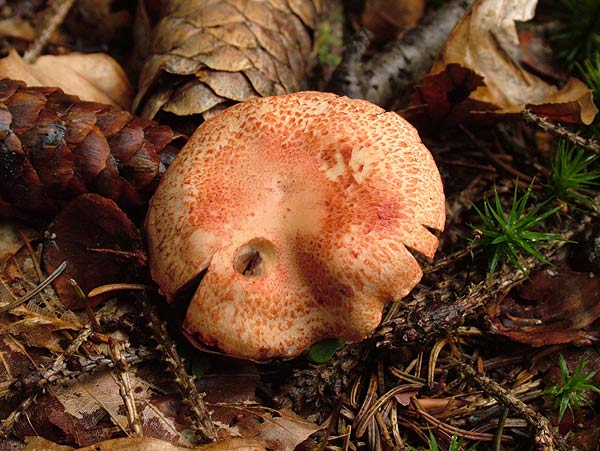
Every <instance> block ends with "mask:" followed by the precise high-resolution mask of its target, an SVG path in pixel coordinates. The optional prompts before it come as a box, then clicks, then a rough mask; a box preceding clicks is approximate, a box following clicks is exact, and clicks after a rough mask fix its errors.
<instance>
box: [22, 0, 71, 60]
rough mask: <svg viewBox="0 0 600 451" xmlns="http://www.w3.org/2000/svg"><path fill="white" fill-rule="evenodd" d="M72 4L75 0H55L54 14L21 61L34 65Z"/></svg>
mask: <svg viewBox="0 0 600 451" xmlns="http://www.w3.org/2000/svg"><path fill="white" fill-rule="evenodd" d="M74 3H75V0H55V4H54V5H53V9H54V13H53V14H52V16H51V17H50V19H49V20H48V22H47V23H46V24H44V29H43V30H42V32H41V33H40V34H39V35H38V37H37V38H36V40H35V41H34V42H33V44H31V47H29V49H28V50H27V51H26V52H25V55H23V60H24V61H25V62H26V63H27V64H32V63H34V62H35V60H36V59H37V58H38V56H40V54H41V53H42V50H44V47H45V46H46V44H47V43H48V41H49V40H50V38H51V37H52V35H53V34H54V32H55V31H56V30H57V29H58V27H59V26H60V25H61V24H62V23H63V21H64V20H65V17H67V14H68V13H69V11H70V10H71V8H72V7H73V4H74Z"/></svg>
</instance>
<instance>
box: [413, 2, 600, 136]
mask: <svg viewBox="0 0 600 451" xmlns="http://www.w3.org/2000/svg"><path fill="white" fill-rule="evenodd" d="M536 4H537V0H527V1H521V0H510V1H505V0H478V1H476V2H475V3H474V5H473V7H472V9H471V10H470V12H468V13H467V14H466V15H465V16H464V17H463V18H462V19H461V20H460V21H459V23H458V24H457V25H456V26H455V28H454V30H453V31H452V33H451V34H450V36H449V38H448V40H447V42H446V44H445V46H444V48H443V49H442V51H441V53H440V54H439V55H438V58H437V60H436V62H435V63H434V65H433V67H432V69H431V72H430V74H429V75H428V76H427V77H426V78H425V79H424V80H423V84H422V86H418V87H417V88H416V93H415V94H414V96H413V99H412V103H413V105H415V106H416V107H417V108H416V111H417V112H420V113H425V114H427V117H428V118H429V119H430V120H433V121H434V122H435V123H441V124H444V125H448V124H456V123H459V122H461V121H462V120H463V119H464V118H465V117H466V116H471V117H473V116H475V115H478V114H481V113H485V112H494V113H495V114H519V113H520V112H522V111H523V110H524V109H530V110H531V111H533V112H534V113H536V114H539V115H543V116H547V117H549V118H550V119H552V120H559V121H565V122H577V123H584V124H589V123H591V122H592V120H593V119H594V117H595V115H596V113H597V111H598V110H597V108H596V106H595V105H594V102H593V98H592V93H591V91H590V89H589V88H588V87H587V86H586V85H585V84H584V83H582V82H581V81H579V80H577V79H574V78H571V79H569V80H568V81H567V83H566V84H565V85H564V86H563V87H562V88H560V89H558V88H557V87H555V86H552V85H550V84H548V83H546V82H545V81H543V80H542V79H540V78H539V77H537V76H535V75H533V74H531V73H530V72H527V71H526V70H525V69H524V68H523V67H521V66H520V64H519V61H518V56H519V40H518V36H517V31H516V28H515V22H516V21H527V20H530V19H531V18H532V17H533V15H534V12H535V7H536ZM413 114H414V113H413Z"/></svg>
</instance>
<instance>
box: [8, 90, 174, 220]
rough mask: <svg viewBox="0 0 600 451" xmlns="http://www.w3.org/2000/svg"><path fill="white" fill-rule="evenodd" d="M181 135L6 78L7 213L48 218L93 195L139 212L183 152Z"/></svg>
mask: <svg viewBox="0 0 600 451" xmlns="http://www.w3.org/2000/svg"><path fill="white" fill-rule="evenodd" d="M178 137H179V135H177V134H175V133H174V132H173V131H172V130H171V129H170V128H169V127H166V126H161V125H158V124H156V123H155V122H150V121H146V120H143V119H139V118H136V117H134V116H132V115H131V114H130V113H128V112H127V111H124V110H120V109H118V108H115V107H112V106H108V105H102V104H100V103H93V102H83V101H81V100H79V98H77V97H75V96H71V95H67V94H65V93H63V92H62V91H61V90H60V89H58V88H47V87H42V88H38V87H36V88H28V87H26V86H25V84H24V83H23V82H21V81H15V80H9V79H4V80H0V139H2V141H3V142H2V146H1V147H0V218H4V219H11V218H12V219H15V218H16V219H27V220H32V219H33V220H37V221H44V220H46V219H49V218H52V217H53V216H54V215H55V214H56V213H57V212H58V211H59V210H60V209H61V208H62V206H63V205H65V204H66V203H67V202H68V201H69V200H71V199H73V198H75V197H77V196H78V195H80V194H82V193H86V192H92V193H98V194H100V195H102V196H104V197H107V198H109V199H112V200H114V201H115V202H116V203H117V204H119V206H121V208H123V209H124V210H126V211H128V212H132V213H133V212H136V211H137V210H138V209H139V207H142V206H144V205H145V203H146V202H147V200H148V199H149V197H150V196H151V195H152V193H153V192H154V189H155V187H156V184H157V183H158V181H159V179H160V177H161V175H162V173H163V172H164V170H165V164H164V163H166V162H168V161H169V160H170V159H172V157H173V155H174V154H175V153H176V151H177V149H176V147H175V146H174V145H173V144H171V143H172V141H173V140H174V139H176V138H178ZM161 160H162V161H161Z"/></svg>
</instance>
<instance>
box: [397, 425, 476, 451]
mask: <svg viewBox="0 0 600 451" xmlns="http://www.w3.org/2000/svg"><path fill="white" fill-rule="evenodd" d="M463 442H464V439H463V438H459V437H458V436H457V435H456V434H454V435H453V436H452V439H451V440H450V444H449V445H448V451H475V449H476V447H477V443H473V444H472V445H471V446H469V447H468V448H464V444H463ZM408 447H409V448H410V449H411V451H419V450H418V448H415V447H414V446H410V445H409V446H408ZM439 449H440V448H439V446H438V443H437V440H436V439H435V435H433V432H431V429H430V430H429V443H427V448H425V451H439Z"/></svg>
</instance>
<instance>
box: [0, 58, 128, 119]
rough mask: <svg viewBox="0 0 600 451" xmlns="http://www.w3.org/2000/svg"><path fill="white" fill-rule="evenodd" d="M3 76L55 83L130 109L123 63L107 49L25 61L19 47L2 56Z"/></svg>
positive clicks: (37, 83)
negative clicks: (29, 62)
mask: <svg viewBox="0 0 600 451" xmlns="http://www.w3.org/2000/svg"><path fill="white" fill-rule="evenodd" d="M0 78H13V79H16V80H23V81H24V82H25V83H27V84H28V85H29V86H53V87H58V88H61V89H62V90H63V91H64V92H65V93H67V94H72V95H76V96H78V97H80V98H81V99H82V100H87V101H91V102H99V103H104V104H108V105H113V106H118V107H120V108H123V109H125V110H128V109H129V107H130V105H131V99H132V89H131V85H130V84H129V80H128V79H127V75H125V72H124V71H123V69H122V68H121V66H119V64H118V63H117V62H116V61H115V60H114V59H112V58H111V57H110V56H108V55H106V54H104V53H93V54H79V53H71V54H69V55H59V56H54V55H43V56H41V57H39V58H38V59H37V61H36V62H35V63H34V64H27V63H25V62H24V61H23V60H22V59H21V57H20V56H19V54H18V53H17V52H16V51H15V50H11V51H10V52H9V54H8V56H7V57H5V58H2V59H0Z"/></svg>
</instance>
